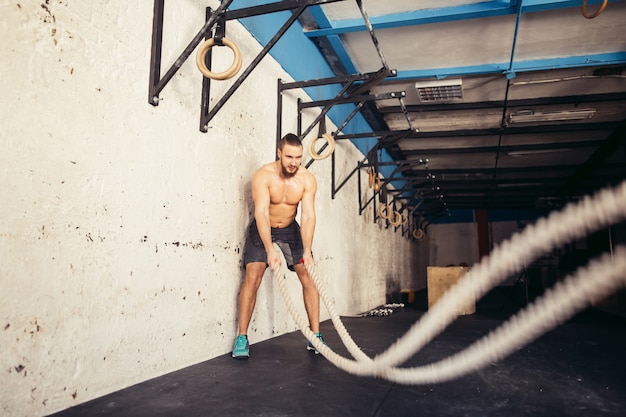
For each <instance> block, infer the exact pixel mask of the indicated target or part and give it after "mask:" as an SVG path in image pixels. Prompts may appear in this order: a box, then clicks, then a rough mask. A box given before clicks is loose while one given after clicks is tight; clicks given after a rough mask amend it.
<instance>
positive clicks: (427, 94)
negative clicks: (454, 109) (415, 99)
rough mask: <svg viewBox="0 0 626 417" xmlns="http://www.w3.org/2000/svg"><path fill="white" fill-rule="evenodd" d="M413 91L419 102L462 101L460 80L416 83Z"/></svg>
mask: <svg viewBox="0 0 626 417" xmlns="http://www.w3.org/2000/svg"><path fill="white" fill-rule="evenodd" d="M415 89H416V90H417V95H418V96H419V99H420V101H421V102H425V103H432V102H442V101H452V100H462V99H463V89H462V82H461V79H450V80H437V81H418V82H416V83H415Z"/></svg>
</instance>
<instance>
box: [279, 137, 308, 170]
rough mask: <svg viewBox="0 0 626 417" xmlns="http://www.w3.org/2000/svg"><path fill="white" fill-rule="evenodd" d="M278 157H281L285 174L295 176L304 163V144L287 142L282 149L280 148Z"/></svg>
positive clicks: (281, 164)
mask: <svg viewBox="0 0 626 417" xmlns="http://www.w3.org/2000/svg"><path fill="white" fill-rule="evenodd" d="M278 159H280V166H281V168H282V173H283V176H285V177H293V176H294V175H296V172H298V168H300V165H301V164H302V146H293V145H289V144H286V145H285V146H284V147H283V149H282V150H281V149H279V150H278Z"/></svg>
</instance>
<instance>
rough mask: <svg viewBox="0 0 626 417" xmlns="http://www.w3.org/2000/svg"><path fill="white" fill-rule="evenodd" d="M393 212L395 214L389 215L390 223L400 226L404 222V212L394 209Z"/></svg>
mask: <svg viewBox="0 0 626 417" xmlns="http://www.w3.org/2000/svg"><path fill="white" fill-rule="evenodd" d="M392 213H393V215H389V224H391V225H392V226H393V227H397V226H400V225H401V224H402V213H400V212H399V211H394V212H392ZM392 217H393V219H392Z"/></svg>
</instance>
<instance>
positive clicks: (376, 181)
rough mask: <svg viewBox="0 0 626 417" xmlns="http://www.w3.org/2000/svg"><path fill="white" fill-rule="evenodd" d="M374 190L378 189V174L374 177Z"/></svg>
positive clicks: (377, 190)
mask: <svg viewBox="0 0 626 417" xmlns="http://www.w3.org/2000/svg"><path fill="white" fill-rule="evenodd" d="M374 191H376V192H379V191H380V177H379V176H378V175H376V176H375V177H374Z"/></svg>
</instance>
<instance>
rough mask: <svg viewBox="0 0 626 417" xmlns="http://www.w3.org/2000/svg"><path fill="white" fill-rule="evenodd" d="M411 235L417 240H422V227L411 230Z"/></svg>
mask: <svg viewBox="0 0 626 417" xmlns="http://www.w3.org/2000/svg"><path fill="white" fill-rule="evenodd" d="M413 237H414V238H415V239H418V240H422V239H423V238H424V231H423V230H422V229H415V230H413Z"/></svg>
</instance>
